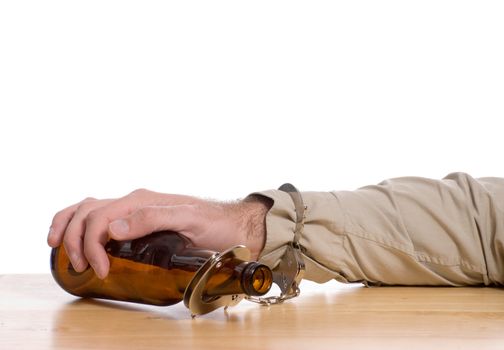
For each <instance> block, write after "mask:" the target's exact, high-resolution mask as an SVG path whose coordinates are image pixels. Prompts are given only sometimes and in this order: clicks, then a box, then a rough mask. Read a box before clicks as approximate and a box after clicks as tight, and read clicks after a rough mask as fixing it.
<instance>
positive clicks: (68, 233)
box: [63, 199, 112, 272]
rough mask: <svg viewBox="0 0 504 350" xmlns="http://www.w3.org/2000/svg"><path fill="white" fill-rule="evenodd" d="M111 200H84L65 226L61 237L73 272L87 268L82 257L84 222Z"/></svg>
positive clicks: (83, 256) (86, 262)
mask: <svg viewBox="0 0 504 350" xmlns="http://www.w3.org/2000/svg"><path fill="white" fill-rule="evenodd" d="M111 201H112V200H110V199H103V200H94V199H86V200H84V201H83V202H81V204H80V205H79V207H78V208H77V210H76V211H75V213H74V215H73V217H72V219H71V220H70V222H69V223H68V225H67V228H66V230H65V234H64V237H63V245H64V246H65V250H66V252H67V255H68V257H69V258H70V261H71V262H72V266H73V267H74V269H75V271H77V272H81V271H84V270H85V269H86V268H87V265H88V261H87V259H86V257H85V255H84V245H83V238H84V233H85V230H86V221H87V218H88V216H89V214H90V213H91V212H93V211H94V210H97V209H98V208H101V207H104V206H105V205H107V204H108V203H110V202H111Z"/></svg>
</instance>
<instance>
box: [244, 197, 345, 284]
mask: <svg viewBox="0 0 504 350" xmlns="http://www.w3.org/2000/svg"><path fill="white" fill-rule="evenodd" d="M250 196H264V197H267V198H269V199H271V200H272V201H273V206H272V207H271V209H270V210H269V211H268V213H267V215H266V241H265V245H264V248H263V250H262V252H261V254H260V256H259V261H260V262H261V263H264V264H266V265H268V266H270V267H271V268H275V267H276V266H277V265H278V263H279V262H280V259H281V257H282V255H283V254H284V252H285V250H286V246H287V244H288V243H290V242H292V241H293V239H294V231H295V227H296V210H295V207H294V203H293V201H292V199H291V197H290V195H289V194H288V193H286V192H284V191H280V190H266V191H260V192H255V193H252V194H250ZM301 196H302V197H303V202H304V204H305V205H306V206H307V209H306V210H305V224H304V230H303V234H302V235H301V238H300V241H299V243H300V245H301V247H302V253H303V259H304V262H305V267H306V272H305V276H304V278H305V279H308V280H312V281H315V282H319V283H323V282H326V281H328V280H330V279H336V280H337V281H339V282H343V283H348V281H347V279H346V278H345V277H344V276H342V274H341V273H340V271H344V270H345V266H346V264H345V261H344V259H343V257H345V256H347V254H346V252H345V249H344V246H343V243H344V239H345V236H344V234H343V228H344V223H343V214H342V212H341V209H340V207H339V203H338V200H337V198H336V197H335V196H334V195H333V194H332V193H330V192H302V193H301ZM340 257H341V259H340Z"/></svg>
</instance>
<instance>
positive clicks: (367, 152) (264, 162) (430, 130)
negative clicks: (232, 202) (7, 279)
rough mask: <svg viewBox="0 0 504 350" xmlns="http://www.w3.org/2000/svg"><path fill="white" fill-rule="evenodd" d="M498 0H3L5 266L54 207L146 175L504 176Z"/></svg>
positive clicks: (40, 246)
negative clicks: (459, 174) (481, 0)
mask: <svg viewBox="0 0 504 350" xmlns="http://www.w3.org/2000/svg"><path fill="white" fill-rule="evenodd" d="M503 18H504V5H502V2H498V1H496V2H492V1H486V2H480V1H439V0H436V1H327V2H326V1H305V2H300V1H271V0H268V1H247V2H242V1H201V2H200V1H178V2H165V1H148V2H146V1H136V2H132V1H80V2H77V1H21V0H18V1H2V2H0V155H1V158H0V167H1V169H0V219H1V220H0V237H1V251H0V273H20V272H46V273H47V272H49V264H48V258H49V252H50V250H49V248H48V247H47V246H46V243H45V240H46V234H47V231H48V228H49V225H50V221H51V219H52V216H53V214H54V213H55V212H56V211H57V210H59V209H62V208H63V207H65V206H68V205H70V204H72V203H74V202H77V201H80V200H81V199H83V198H84V197H87V196H94V197H98V198H104V197H117V196H122V195H125V194H127V193H128V192H130V191H131V190H133V189H135V188H139V187H145V188H149V189H153V190H157V191H163V192H173V193H185V194H192V195H197V196H203V197H211V198H218V199H233V198H240V197H243V196H245V195H247V194H248V193H249V192H252V191H255V190H262V189H269V188H276V187H278V186H279V185H281V184H282V183H283V182H287V181H290V182H292V183H294V184H295V185H296V186H297V187H298V188H300V189H303V190H333V189H335V190H338V189H354V188H356V187H360V186H363V185H367V184H370V183H377V182H379V181H381V180H383V179H385V178H390V177H396V176H403V175H418V176H428V177H434V178H441V177H443V176H445V175H446V174H448V173H450V172H452V171H464V172H468V173H470V174H471V175H473V176H504V152H503V136H502V135H503V126H502V123H501V120H502V118H503V115H504V99H503V97H504V21H503Z"/></svg>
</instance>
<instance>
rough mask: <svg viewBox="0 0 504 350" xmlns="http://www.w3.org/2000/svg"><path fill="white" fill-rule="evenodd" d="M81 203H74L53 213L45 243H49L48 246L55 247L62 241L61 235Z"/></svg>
mask: <svg viewBox="0 0 504 350" xmlns="http://www.w3.org/2000/svg"><path fill="white" fill-rule="evenodd" d="M81 203H82V202H79V203H76V204H74V205H72V206H70V207H68V208H65V209H63V210H61V211H59V212H58V213H56V215H54V218H53V220H52V223H51V227H50V228H49V234H48V235H47V244H49V246H50V247H53V248H56V247H57V246H59V245H60V244H61V243H62V242H63V235H64V234H65V230H66V228H67V226H68V223H69V222H70V220H71V219H72V217H73V215H74V213H75V211H76V210H77V208H78V207H79V205H80V204H81Z"/></svg>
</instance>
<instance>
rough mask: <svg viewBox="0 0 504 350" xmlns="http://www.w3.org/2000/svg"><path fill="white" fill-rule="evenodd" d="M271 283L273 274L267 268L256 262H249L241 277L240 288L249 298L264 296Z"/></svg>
mask: <svg viewBox="0 0 504 350" xmlns="http://www.w3.org/2000/svg"><path fill="white" fill-rule="evenodd" d="M272 283H273V274H272V272H271V270H270V268H269V267H267V266H266V265H263V264H259V263H257V262H251V263H249V264H248V265H247V267H246V268H245V271H244V272H243V277H242V287H243V290H244V291H245V293H247V294H248V295H250V296H261V295H264V294H266V293H267V292H268V291H269V290H270V288H271V284H272Z"/></svg>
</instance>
